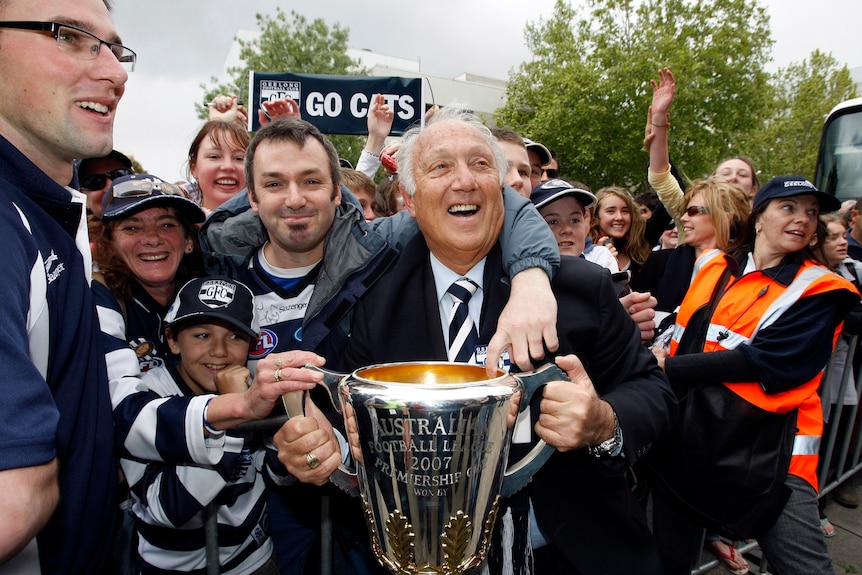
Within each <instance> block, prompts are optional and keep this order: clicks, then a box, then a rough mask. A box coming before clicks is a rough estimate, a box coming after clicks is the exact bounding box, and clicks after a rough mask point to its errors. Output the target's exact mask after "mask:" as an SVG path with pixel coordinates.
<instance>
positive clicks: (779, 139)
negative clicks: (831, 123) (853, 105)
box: [746, 50, 856, 181]
mask: <svg viewBox="0 0 862 575" xmlns="http://www.w3.org/2000/svg"><path fill="white" fill-rule="evenodd" d="M774 84H775V89H776V92H777V94H776V101H775V105H774V107H773V109H772V114H771V115H770V117H769V118H768V119H767V120H766V122H764V126H763V129H762V130H758V131H756V132H755V133H754V134H752V135H751V138H750V140H749V145H748V146H747V147H746V148H747V149H748V150H750V152H749V154H750V155H751V156H752V157H753V158H755V159H756V161H757V164H758V168H759V169H760V175H761V181H766V180H768V179H770V178H773V177H775V176H780V175H787V174H795V175H800V176H805V177H807V178H809V179H812V180H813V179H814V169H815V163H816V162H817V151H818V147H819V143H820V134H821V132H822V130H823V121H824V119H825V118H826V115H827V114H828V113H829V111H830V110H831V109H832V108H833V107H834V106H835V105H836V104H838V103H840V102H842V101H844V100H847V99H849V98H855V97H856V86H855V84H854V83H853V79H852V78H851V76H850V70H849V69H848V68H847V66H846V65H845V66H841V67H839V66H838V62H837V60H835V58H834V57H832V55H831V54H824V53H822V52H820V51H819V50H815V51H814V52H812V53H811V56H809V58H808V59H806V60H803V61H802V63H801V64H797V63H792V64H790V65H789V66H788V67H787V68H784V69H782V70H779V72H778V73H777V74H776V77H775V81H774Z"/></svg>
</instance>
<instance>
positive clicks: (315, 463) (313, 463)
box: [305, 452, 320, 469]
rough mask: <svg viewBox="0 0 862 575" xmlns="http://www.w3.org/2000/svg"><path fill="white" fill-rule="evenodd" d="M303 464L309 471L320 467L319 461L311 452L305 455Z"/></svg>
mask: <svg viewBox="0 0 862 575" xmlns="http://www.w3.org/2000/svg"><path fill="white" fill-rule="evenodd" d="M305 462H306V463H307V464H308V467H309V468H310V469H317V468H318V467H319V466H320V460H319V459H318V458H317V456H316V455H315V454H313V453H311V452H308V453H306V454H305Z"/></svg>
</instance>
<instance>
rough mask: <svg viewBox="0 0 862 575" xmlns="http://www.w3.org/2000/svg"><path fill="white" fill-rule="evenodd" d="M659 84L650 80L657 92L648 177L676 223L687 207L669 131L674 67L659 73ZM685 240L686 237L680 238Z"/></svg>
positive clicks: (650, 129) (649, 139)
mask: <svg viewBox="0 0 862 575" xmlns="http://www.w3.org/2000/svg"><path fill="white" fill-rule="evenodd" d="M658 75H659V81H658V82H656V81H655V80H650V84H651V85H652V89H653V97H652V105H651V106H650V108H649V112H648V113H647V126H646V137H645V138H644V146H645V147H646V148H647V150H648V151H649V170H648V174H647V175H648V178H649V183H650V185H651V186H652V188H653V189H654V190H655V192H656V194H658V197H659V199H660V200H661V203H662V204H664V206H665V208H666V209H667V211H668V213H669V214H670V215H671V217H673V218H674V220H679V218H680V216H682V211H683V209H684V208H685V206H683V202H682V195H683V192H682V188H680V186H679V183H678V182H677V181H676V178H674V177H673V176H672V175H671V173H670V154H669V152H668V131H669V130H670V106H671V104H673V99H674V96H675V95H676V81H675V80H674V76H673V72H671V71H670V68H665V69H664V70H659V73H658ZM680 239H682V238H680Z"/></svg>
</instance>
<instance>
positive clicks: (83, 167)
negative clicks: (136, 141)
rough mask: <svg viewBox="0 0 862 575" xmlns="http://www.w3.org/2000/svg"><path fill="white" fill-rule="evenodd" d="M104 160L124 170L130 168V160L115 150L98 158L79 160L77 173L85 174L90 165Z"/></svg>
mask: <svg viewBox="0 0 862 575" xmlns="http://www.w3.org/2000/svg"><path fill="white" fill-rule="evenodd" d="M105 159H111V160H114V161H116V162H117V163H118V164H120V165H121V166H123V167H124V168H127V169H131V168H132V160H130V159H129V157H128V156H126V155H125V154H124V153H122V152H118V151H117V150H111V151H110V152H108V155H107V156H100V157H98V158H84V159H83V160H81V163H79V164H78V173H81V172H85V173H86V171H87V168H89V167H90V164H91V163H94V162H96V161H98V160H105Z"/></svg>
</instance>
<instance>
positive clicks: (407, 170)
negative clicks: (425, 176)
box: [398, 102, 507, 196]
mask: <svg viewBox="0 0 862 575" xmlns="http://www.w3.org/2000/svg"><path fill="white" fill-rule="evenodd" d="M446 121H453V122H461V123H463V124H465V125H467V126H469V127H470V128H472V129H474V130H475V131H476V133H477V134H479V135H480V136H481V137H482V138H483V139H484V140H485V143H486V144H487V145H488V147H489V148H491V152H492V153H493V155H494V162H495V163H496V164H497V173H498V174H499V176H500V186H501V188H502V186H503V181H504V179H505V177H506V171H507V162H506V154H505V153H504V152H503V148H501V147H500V144H499V142H497V138H495V137H494V134H492V133H491V130H490V129H489V128H488V127H487V126H486V125H485V124H483V123H482V121H481V120H480V119H479V118H478V117H477V116H476V115H475V114H473V113H472V112H470V111H469V110H468V109H467V108H466V107H464V105H463V104H460V103H458V102H455V103H452V104H449V105H448V106H445V107H444V108H441V109H440V110H437V112H435V113H434V115H433V116H431V118H430V119H429V120H428V122H426V127H427V126H431V125H433V124H439V123H440V122H446ZM421 131H422V128H421V127H420V126H414V127H412V128H410V129H409V130H407V131H406V132H404V136H403V137H402V138H401V147H400V148H399V149H398V178H399V181H400V184H401V187H402V189H403V190H404V191H405V192H406V193H407V194H408V195H410V196H412V195H413V194H415V193H416V180H415V178H414V174H413V160H414V158H413V156H414V155H415V153H416V151H415V149H414V148H415V146H416V143H417V141H418V139H419V136H420V135H421Z"/></svg>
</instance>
